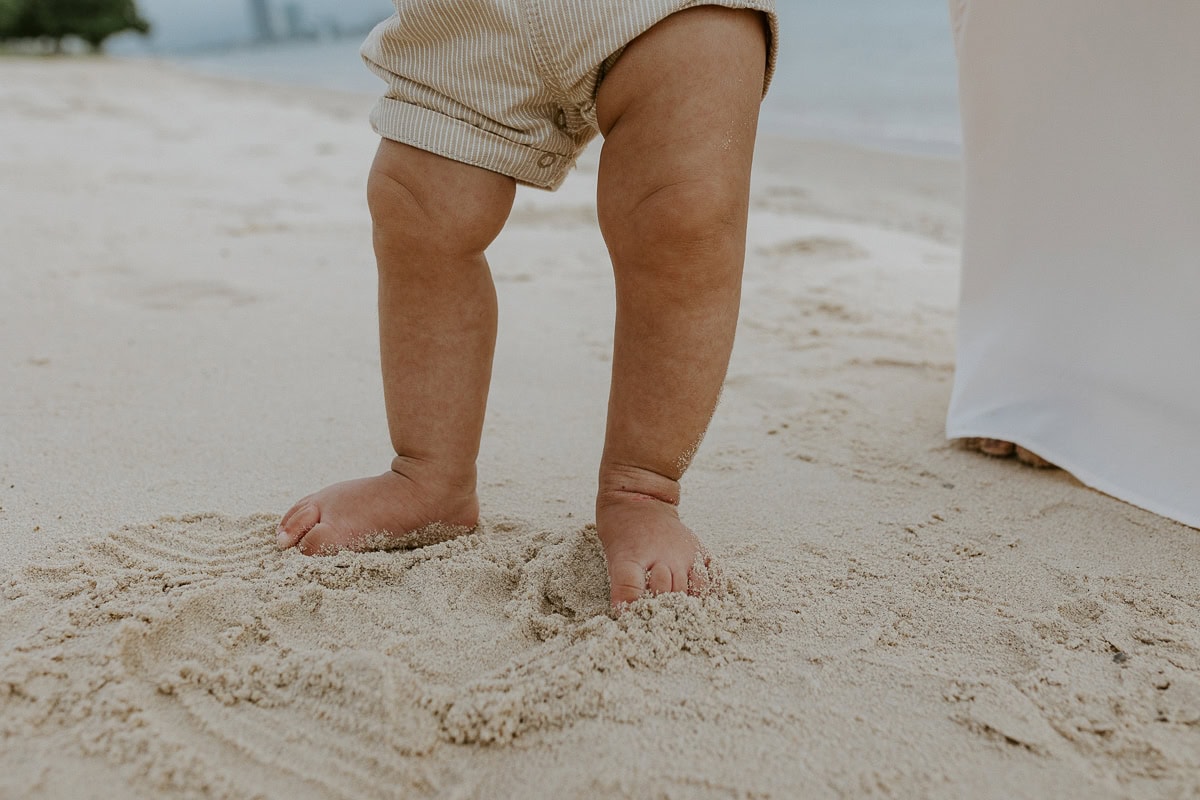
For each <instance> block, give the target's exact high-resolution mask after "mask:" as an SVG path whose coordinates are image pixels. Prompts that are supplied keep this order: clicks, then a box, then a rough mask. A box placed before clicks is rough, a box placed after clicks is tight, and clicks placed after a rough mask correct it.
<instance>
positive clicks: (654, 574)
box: [596, 478, 710, 609]
mask: <svg viewBox="0 0 1200 800" xmlns="http://www.w3.org/2000/svg"><path fill="white" fill-rule="evenodd" d="M661 480H662V482H663V483H664V487H662V488H663V489H664V491H654V492H653V493H646V492H643V491H634V490H632V489H626V488H612V489H602V490H601V492H600V494H599V495H598V496H597V498H596V533H597V534H598V535H599V537H600V543H601V545H603V547H604V557H605V559H606V560H607V561H608V578H609V587H610V589H609V595H610V599H611V601H612V605H613V608H616V609H620V608H621V606H623V605H625V604H626V603H632V602H633V601H634V600H637V599H638V598H640V597H645V596H647V595H650V596H653V595H657V594H665V593H667V592H687V593H689V594H694V595H699V594H702V593H704V592H705V591H707V590H708V588H709V576H710V573H709V567H710V564H709V557H708V551H707V550H705V548H704V545H703V544H701V542H700V539H699V538H698V537H697V536H696V534H694V533H692V531H691V530H690V529H689V528H688V527H687V526H686V525H684V524H683V522H682V521H681V520H680V519H679V511H678V507H677V506H678V502H679V484H678V483H676V482H675V481H668V480H667V479H666V478H662V479H661ZM666 484H671V485H672V486H667V485H666Z"/></svg>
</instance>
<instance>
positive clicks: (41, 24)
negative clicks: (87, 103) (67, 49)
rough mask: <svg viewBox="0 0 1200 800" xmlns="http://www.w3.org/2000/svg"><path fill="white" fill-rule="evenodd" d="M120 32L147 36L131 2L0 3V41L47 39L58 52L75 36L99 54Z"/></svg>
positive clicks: (11, 0)
mask: <svg viewBox="0 0 1200 800" xmlns="http://www.w3.org/2000/svg"><path fill="white" fill-rule="evenodd" d="M124 31H135V32H137V33H141V34H146V33H149V32H150V23H148V22H146V20H145V19H143V18H142V15H141V14H139V13H138V10H137V5H136V4H135V2H134V0H0V39H49V40H50V41H51V42H53V43H54V50H55V52H59V51H61V50H62V42H63V39H65V38H67V37H68V36H76V37H78V38H80V39H82V40H83V41H85V42H87V43H88V46H89V47H91V48H92V50H93V51H97V52H99V51H100V50H101V49H102V48H103V47H104V40H105V39H107V38H108V37H110V36H112V35H114V34H117V33H122V32H124Z"/></svg>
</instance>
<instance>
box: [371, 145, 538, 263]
mask: <svg viewBox="0 0 1200 800" xmlns="http://www.w3.org/2000/svg"><path fill="white" fill-rule="evenodd" d="M397 147H401V146H397ZM513 196H514V187H513V184H512V181H511V180H510V179H507V178H504V177H503V176H500V175H495V174H494V173H489V172H486V171H485V170H480V169H476V168H474V167H468V166H467V165H464V164H458V163H456V162H451V161H449V160H447V159H443V158H441V157H440V156H436V155H433V154H431V153H425V152H422V151H417V150H415V149H413V148H408V147H405V148H404V149H403V150H402V151H400V152H395V151H391V149H390V148H386V147H385V148H381V151H380V156H379V157H377V158H376V160H375V163H374V164H373V165H372V167H371V172H370V175H369V176H368V179H367V204H368V206H369V208H370V211H371V219H372V222H373V224H374V231H375V242H376V246H377V247H384V248H387V249H394V248H403V249H404V250H405V251H407V252H409V253H413V252H418V253H419V252H426V253H438V254H443V255H475V254H478V253H482V252H483V251H484V249H486V248H487V246H488V245H490V244H491V243H492V241H493V240H494V239H495V238H496V236H497V235H498V234H499V233H500V230H501V228H503V226H504V222H505V220H506V219H507V218H508V213H509V210H510V209H511V208H512V202H513Z"/></svg>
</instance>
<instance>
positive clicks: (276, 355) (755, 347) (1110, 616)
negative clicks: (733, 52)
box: [0, 59, 1200, 800]
mask: <svg viewBox="0 0 1200 800" xmlns="http://www.w3.org/2000/svg"><path fill="white" fill-rule="evenodd" d="M370 103H371V99H370V98H368V97H361V96H355V95H338V94H332V93H321V92H315V91H308V90H299V89H270V88H266V87H261V86H256V85H252V84H243V83H237V82H232V81H218V80H213V79H207V78H199V77H193V76H189V75H186V74H183V73H180V72H177V71H175V70H173V69H171V68H169V67H166V66H161V65H151V64H145V63H122V62H119V61H93V60H14V59H5V60H2V61H0V120H2V122H0V186H2V187H3V188H2V190H0V192H2V193H0V204H2V213H0V243H2V245H0V260H2V268H0V311H2V313H0V370H2V371H0V642H2V645H3V646H2V647H0V797H3V798H59V797H132V798H142V797H145V798H156V797H163V796H169V797H197V798H198V797H230V798H251V797H264V798H265V797H288V798H296V799H297V800H299V798H333V797H337V798H341V797H344V798H373V797H381V798H382V797H434V796H436V797H462V798H468V797H506V796H517V795H520V796H523V797H571V796H587V797H600V798H606V797H654V798H658V797H681V798H692V797H696V798H726V797H755V798H763V797H797V796H805V797H863V796H877V797H892V796H895V797H963V796H970V797H982V798H988V797H997V798H999V797H1003V798H1012V797H1089V798H1096V797H1113V798H1116V797H1147V798H1149V797H1191V796H1196V795H1197V794H1198V793H1200V557H1198V556H1200V532H1198V531H1196V530H1193V529H1190V528H1186V527H1184V526H1182V525H1179V524H1176V523H1173V522H1170V521H1168V520H1165V519H1163V518H1160V517H1156V516H1154V515H1152V514H1149V513H1147V512H1144V511H1140V510H1138V509H1135V508H1133V507H1131V506H1128V505H1125V504H1122V503H1120V502H1118V501H1116V500H1113V499H1111V498H1108V497H1105V496H1103V495H1101V494H1098V493H1096V492H1093V491H1090V490H1088V489H1085V488H1083V487H1082V486H1081V485H1079V484H1078V483H1077V482H1076V481H1074V480H1073V479H1072V478H1070V476H1068V475H1066V474H1064V473H1062V472H1049V473H1047V472H1041V471H1035V470H1031V469H1027V468H1023V467H1021V466H1019V465H1017V464H1016V463H1014V462H1005V461H994V460H989V459H986V458H984V457H982V456H979V455H977V454H972V453H968V452H965V451H963V450H962V449H960V448H958V447H956V446H954V445H953V444H951V443H948V442H946V441H944V439H943V437H942V421H943V417H944V413H945V408H946V403H947V399H948V394H949V390H950V379H951V375H952V369H953V351H952V334H953V326H954V305H955V297H956V291H957V288H956V269H957V259H958V250H957V247H958V241H959V235H960V215H961V211H960V205H961V203H960V194H959V165H958V164H957V163H955V162H953V161H949V160H947V161H942V160H933V159H918V158H907V157H903V156H897V155H883V154H874V153H866V152H861V151H857V150H854V149H852V148H848V147H844V146H839V145H831V144H820V143H812V142H799V141H791V140H787V139H779V138H769V137H768V138H766V139H764V141H763V145H762V148H761V152H760V157H759V161H758V174H757V178H756V184H755V189H754V195H753V211H752V219H751V232H750V233H751V235H750V249H749V261H748V267H747V277H746V287H745V304H744V310H743V322H742V326H741V329H740V333H739V340H738V345H737V349H736V352H735V355H734V360H733V365H732V367H731V369H730V374H729V379H728V383H727V386H726V389H725V393H724V399H723V402H722V406H721V408H720V411H719V413H718V414H717V417H716V419H715V421H714V424H713V428H712V430H711V432H710V434H709V436H708V439H707V441H706V442H705V444H704V446H703V448H702V449H701V450H700V452H699V454H698V456H697V458H696V460H695V463H694V465H693V467H692V469H691V471H690V473H689V475H688V478H687V482H686V485H685V499H684V516H685V519H686V520H687V521H688V522H690V524H691V525H692V526H693V527H694V528H695V529H696V530H697V531H698V532H699V533H700V535H701V536H702V537H703V538H704V539H705V541H706V542H707V543H708V544H709V545H710V546H711V548H712V550H713V552H714V555H715V557H716V559H717V561H718V562H719V564H720V565H721V567H722V570H723V573H722V575H723V577H722V579H721V583H722V587H723V590H724V591H723V592H722V593H720V594H719V595H715V596H711V597H708V598H705V599H703V600H701V599H697V598H688V597H680V596H671V597H663V598H657V599H653V600H644V601H641V602H640V603H639V604H638V605H637V606H636V607H635V608H633V609H632V610H631V611H630V612H629V613H627V614H625V615H624V616H621V617H620V618H619V619H613V618H612V617H611V616H609V615H608V613H607V610H606V599H607V598H606V585H605V575H604V567H603V557H602V555H601V552H600V550H599V548H598V544H597V541H596V538H595V535H594V531H593V529H592V527H591V526H590V521H591V501H592V491H593V484H594V473H595V464H596V461H597V458H598V454H599V451H600V446H601V437H602V432H603V412H604V406H605V399H606V387H607V379H608V368H609V348H610V346H611V333H610V331H611V324H612V313H613V308H612V305H613V300H612V278H611V274H610V272H609V269H608V266H607V263H606V260H605V256H604V250H603V246H602V242H601V240H600V238H599V235H598V233H597V231H596V228H595V212H594V206H593V201H592V194H593V191H594V182H595V173H596V165H597V158H596V153H595V151H591V152H589V154H588V155H587V156H586V157H585V158H584V160H583V161H582V163H581V164H580V167H579V169H578V170H577V171H576V172H575V173H574V174H573V175H572V176H571V178H570V179H569V181H568V183H567V185H566V186H565V187H564V188H563V189H562V190H561V191H560V192H559V193H558V194H556V195H549V194H544V193H538V192H534V191H523V192H521V193H520V194H519V196H518V200H517V207H516V210H515V211H514V213H513V217H512V221H511V223H510V225H509V227H508V229H507V230H506V232H505V233H504V234H503V235H502V237H501V239H500V240H499V241H498V242H497V243H496V245H495V247H494V248H493V251H492V253H491V258H492V264H493V267H494V271H495V274H496V278H497V283H498V287H499V292H500V303H501V334H500V342H499V348H498V354H497V364H496V378H495V384H494V387H493V392H492V402H491V406H490V410H489V417H488V423H487V429H486V432H485V440H484V445H483V453H482V456H481V462H480V468H481V476H482V483H481V499H482V502H483V507H484V521H483V524H482V525H481V526H480V528H479V530H478V532H477V533H475V534H472V535H469V536H466V537H464V538H461V539H457V540H454V541H450V542H445V543H441V544H435V545H431V546H429V547H425V548H421V549H418V550H412V551H408V552H393V553H368V554H361V555H358V554H343V555H338V556H335V557H332V558H326V559H315V560H314V559H307V558H305V557H303V556H300V555H299V554H297V553H295V552H287V553H281V552H279V551H278V550H277V549H276V548H275V547H274V545H273V528H274V521H275V518H276V517H275V515H277V514H279V513H281V512H282V511H283V510H285V509H286V508H287V507H288V505H290V503H291V502H292V501H293V500H295V499H296V498H297V497H299V496H300V495H302V494H305V493H307V492H309V491H311V490H313V489H315V488H318V487H320V486H322V485H324V484H326V483H328V482H331V481H333V480H339V479H344V478H348V477H353V476H357V475H364V474H371V473H374V472H378V471H380V470H382V469H384V468H385V467H386V465H387V463H388V460H389V457H390V453H389V451H388V444H387V436H386V430H385V424H384V416H383V409H382V400H381V388H380V379H379V376H378V357H377V347H376V344H375V341H374V337H375V321H374V311H373V308H374V306H373V302H374V301H373V290H374V275H373V265H372V260H371V255H370V240H369V228H368V223H367V214H366V209H365V203H364V199H363V181H364V176H365V170H366V167H367V164H368V162H369V159H370V155H371V150H372V148H373V138H372V134H371V133H370V131H369V129H368V127H367V126H366V124H365V114H366V111H367V110H368V108H369V106H370ZM1097 435H1103V432H1097Z"/></svg>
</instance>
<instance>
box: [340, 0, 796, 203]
mask: <svg viewBox="0 0 1200 800" xmlns="http://www.w3.org/2000/svg"><path fill="white" fill-rule="evenodd" d="M393 2H394V5H395V7H396V13H395V14H393V15H392V16H391V17H390V18H388V19H387V20H386V21H384V22H383V23H381V24H380V25H379V26H378V27H376V28H375V30H373V31H372V32H371V34H370V36H368V37H367V41H366V42H365V43H364V44H363V47H362V56H363V59H364V60H365V61H366V63H367V66H368V67H370V68H371V70H372V71H374V72H375V73H376V74H378V75H379V76H380V77H381V78H383V79H384V80H385V81H387V84H388V89H387V93H386V94H385V95H384V96H383V97H382V98H381V99H380V100H379V102H378V104H377V105H376V106H375V109H374V111H373V112H372V113H371V125H372V127H374V129H375V131H376V132H377V133H379V135H380V136H382V137H384V138H386V139H392V140H394V141H397V142H402V143H404V144H408V145H411V146H413V147H417V148H420V149H422V150H427V151H429V152H432V153H437V154H438V155H441V156H445V157H446V158H450V159H453V160H455V161H460V162H463V163H467V164H473V165H475V166H478V167H483V168H484V169H488V170H491V171H493V172H499V173H501V174H503V175H508V176H510V177H512V178H514V179H516V180H517V181H519V182H521V183H524V184H528V185H530V186H536V187H539V188H543V189H555V188H557V187H558V186H559V185H560V184H561V183H562V181H563V179H564V178H566V176H567V172H569V171H570V169H571V167H572V166H573V165H574V163H575V160H576V159H577V158H578V156H579V154H580V152H582V150H583V148H584V147H586V146H587V143H588V142H589V141H590V140H591V139H592V138H593V137H595V136H596V134H597V133H599V129H598V127H597V123H596V91H597V89H598V88H599V85H600V81H601V80H602V79H603V78H604V74H605V72H606V71H607V70H608V68H609V67H611V66H612V65H613V64H614V63H615V62H616V60H617V58H618V57H619V56H620V55H621V52H622V51H623V50H624V48H625V46H626V45H627V44H629V43H630V42H631V41H633V40H634V39H636V38H637V37H638V36H640V35H641V34H642V33H644V32H646V31H647V30H649V29H650V28H651V27H653V26H654V25H655V24H656V23H658V22H659V21H660V20H662V19H665V18H666V17H668V16H670V15H671V14H674V13H676V12H678V11H683V10H684V9H687V8H692V7H694V6H699V5H719V6H725V7H728V8H744V9H753V10H757V11H762V12H764V13H765V14H766V16H767V18H768V21H769V23H770V29H771V45H770V50H769V52H770V57H769V63H768V66H767V78H766V80H767V83H769V82H770V78H771V74H772V72H773V68H774V63H775V50H776V47H777V43H778V41H779V34H778V20H777V18H776V15H775V0H393ZM763 91H764V93H765V92H766V84H764V86H763Z"/></svg>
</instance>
